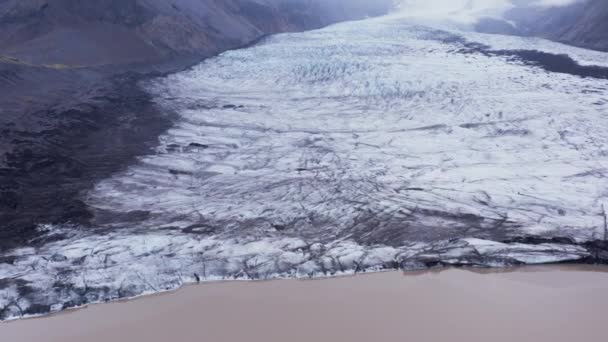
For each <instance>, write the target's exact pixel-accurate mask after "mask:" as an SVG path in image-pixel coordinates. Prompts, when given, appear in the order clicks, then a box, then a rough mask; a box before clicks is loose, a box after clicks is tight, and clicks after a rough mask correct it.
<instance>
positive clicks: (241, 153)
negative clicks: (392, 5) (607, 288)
mask: <svg viewBox="0 0 608 342" xmlns="http://www.w3.org/2000/svg"><path fill="white" fill-rule="evenodd" d="M448 35H456V36H459V37H461V38H462V39H456V40H453V41H447V40H446V39H444V38H445V36H446V33H445V32H443V33H442V32H439V31H437V30H435V29H431V28H427V27H423V26H419V25H413V24H411V23H408V22H407V21H405V20H403V18H400V17H399V16H388V17H384V18H378V19H369V20H365V21H360V22H352V23H344V24H340V25H335V26H332V27H329V28H325V29H322V30H317V31H311V32H306V33H297V34H282V35H277V36H273V37H269V38H267V39H266V40H265V41H263V42H262V43H260V44H258V45H256V46H254V47H251V48H247V49H243V50H237V51H230V52H226V53H224V54H222V55H220V56H218V57H216V58H212V59H209V60H207V61H205V62H203V63H202V64H200V65H199V66H197V67H195V68H193V69H191V70H188V71H185V72H182V73H178V74H175V75H171V76H168V77H163V78H159V79H155V80H153V81H150V82H147V83H145V84H144V85H143V86H144V87H145V88H146V89H148V90H149V91H150V92H151V93H153V94H155V96H156V98H157V101H158V104H159V106H162V107H163V108H165V109H166V110H167V111H168V112H176V113H177V114H179V119H178V120H177V122H176V123H175V126H174V127H173V128H172V129H171V130H169V131H168V132H167V133H166V134H164V135H163V136H162V137H161V138H160V146H159V147H158V149H157V153H155V154H154V155H150V156H143V157H141V158H140V160H139V162H138V163H137V164H136V165H134V166H132V167H130V168H129V169H127V170H125V171H124V172H122V173H119V174H116V175H115V176H114V177H112V178H110V179H107V180H104V181H102V182H100V183H99V184H97V185H96V187H95V189H94V190H92V191H91V192H90V193H89V194H87V196H86V201H87V203H88V205H90V206H92V207H94V208H96V210H97V222H96V225H97V228H98V229H94V230H83V231H78V230H74V229H65V228H63V227H47V228H49V229H50V230H49V232H48V234H59V233H57V232H54V231H53V229H54V230H59V231H60V232H62V233H65V234H64V235H67V238H64V239H60V240H59V241H54V242H50V243H48V244H46V245H44V246H42V247H40V248H36V249H34V248H23V249H18V250H14V251H11V252H9V253H7V254H6V255H4V256H2V260H9V261H10V262H8V261H7V262H2V263H0V318H4V319H6V318H10V317H19V316H23V315H35V314H39V313H46V312H48V311H53V310H59V309H61V308H64V307H69V306H77V305H82V304H85V303H89V302H97V301H104V300H110V299H115V298H121V297H131V296H136V295H140V294H144V293H148V292H156V291H163V290H168V289H173V288H176V287H178V286H180V285H181V284H183V283H184V282H193V281H199V280H213V279H235V278H236V279H259V278H264V279H265V278H271V277H282V276H323V275H331V274H336V273H349V272H357V271H364V270H378V269H384V268H397V267H402V268H408V269H412V268H421V267H429V266H432V265H438V264H443V265H445V264H453V265H473V266H504V265H513V264H521V263H545V262H560V261H574V260H581V259H588V258H592V257H594V255H592V251H590V250H589V249H588V248H586V247H585V245H584V243H585V242H588V241H593V240H600V239H604V238H605V234H606V231H605V229H606V227H605V223H604V215H605V211H604V203H606V205H608V202H606V201H605V199H606V190H605V189H606V186H607V185H608V184H607V183H608V181H607V178H606V177H605V174H606V173H607V172H608V169H607V164H606V162H607V155H608V145H607V139H608V85H607V84H606V80H604V79H599V78H594V77H586V78H583V77H579V76H576V75H570V74H567V73H554V72H549V71H546V70H545V69H543V68H541V67H539V66H534V65H530V64H529V63H525V61H522V60H521V59H517V58H512V57H509V56H507V55H504V56H499V55H489V54H485V53H476V52H475V51H471V50H470V49H468V50H467V49H463V46H462V44H463V41H469V42H473V43H474V42H482V43H485V42H484V41H483V40H484V39H485V40H489V39H490V38H488V36H483V35H479V34H473V33H462V32H451V33H449V34H448ZM491 40H492V41H493V42H494V43H493V44H496V45H497V46H508V47H509V49H511V50H514V49H517V48H518V47H520V48H526V47H529V46H530V40H527V39H523V38H513V37H501V36H491ZM534 42H535V46H536V47H537V49H538V50H541V51H548V52H555V51H559V52H560V53H562V54H568V55H569V56H570V57H571V58H573V59H575V60H577V61H581V62H585V63H586V64H588V63H589V61H595V62H597V64H598V65H606V64H608V54H601V53H597V52H590V51H586V50H582V49H576V48H571V47H567V46H563V45H559V44H555V43H549V42H545V41H539V40H534ZM64 229H65V231H64ZM522 236H536V237H537V238H538V240H536V242H535V243H524V242H521V241H519V242H518V240H517V239H518V238H520V237H522ZM556 237H559V239H556ZM507 241H510V242H507Z"/></svg>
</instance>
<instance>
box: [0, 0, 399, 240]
mask: <svg viewBox="0 0 608 342" xmlns="http://www.w3.org/2000/svg"><path fill="white" fill-rule="evenodd" d="M390 3H392V0H376V1H373V2H372V1H367V0H0V250H3V249H7V248H12V247H15V246H22V245H32V244H36V243H38V242H39V241H37V240H36V238H37V236H39V234H40V229H41V228H40V227H41V224H45V223H74V224H85V225H86V223H87V222H88V220H89V219H90V218H91V217H92V214H91V208H89V207H87V206H86V205H84V203H83V202H82V201H81V196H83V194H85V193H86V191H87V189H90V187H92V186H93V184H95V182H96V180H98V179H102V178H104V177H108V176H109V175H111V174H112V173H113V172H116V171H118V170H120V169H122V168H123V167H125V165H128V164H129V163H132V162H133V161H134V158H135V157H136V156H139V155H142V154H146V153H148V152H149V151H150V149H151V148H153V147H154V146H156V144H157V143H158V141H157V137H158V135H159V134H161V133H162V132H163V131H164V130H166V129H167V128H169V127H170V126H171V121H172V120H171V115H170V114H171V113H165V112H161V111H159V110H157V108H156V106H155V104H154V103H153V101H151V99H150V97H149V96H148V95H147V94H146V93H145V92H143V91H142V90H141V89H140V88H139V87H138V82H139V81H140V80H141V79H142V78H146V77H151V76H154V75H157V74H158V73H159V72H161V73H166V72H174V71H178V70H181V69H184V68H185V67H187V66H189V65H192V64H194V63H196V62H198V61H200V60H201V59H203V58H205V57H208V56H211V55H214V54H217V53H219V52H222V51H225V50H227V49H231V48H237V47H239V46H243V45H246V44H250V43H252V42H255V41H256V40H257V39H259V38H261V37H263V36H264V35H267V34H272V33H279V32H286V31H300V30H306V29H313V28H318V27H321V26H324V25H328V24H331V23H334V22H338V21H342V20H348V19H357V18H363V17H366V16H368V15H375V14H382V13H384V12H385V11H387V10H388V8H389V5H390Z"/></svg>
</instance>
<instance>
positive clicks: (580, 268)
mask: <svg viewBox="0 0 608 342" xmlns="http://www.w3.org/2000/svg"><path fill="white" fill-rule="evenodd" d="M454 270H457V271H464V272H470V273H472V274H479V275H497V274H508V273H528V272H544V271H552V270H557V271H567V272H573V273H577V272H598V273H606V274H607V275H608V264H590V263H586V262H577V261H567V262H557V263H544V264H522V265H509V266H497V267H487V266H472V265H457V264H454V265H449V264H442V265H435V266H431V267H428V268H425V269H402V268H399V269H391V268H377V269H373V268H371V269H366V270H363V271H355V270H344V271H337V272H335V273H333V274H316V275H313V276H308V277H304V276H297V275H296V276H288V275H276V276H273V277H270V278H266V279H256V278H252V279H250V278H218V279H212V278H210V279H204V280H199V281H185V282H184V283H183V284H182V285H180V286H177V287H175V288H169V289H162V290H157V291H148V292H144V293H141V294H137V295H134V296H130V297H129V296H128V297H120V298H115V299H107V300H103V301H95V302H87V303H85V304H82V305H77V306H71V307H62V308H61V309H58V310H55V311H52V310H51V311H48V312H43V313H39V314H27V315H23V316H21V317H19V316H11V317H8V318H6V319H0V327H1V326H2V325H3V324H10V323H14V322H19V321H24V320H25V321H27V320H38V319H46V318H52V317H55V316H61V315H70V314H73V313H78V312H79V311H83V310H87V309H89V308H93V307H96V306H100V305H102V306H103V305H111V304H121V303H131V302H136V301H139V300H145V299H146V298H150V297H156V296H167V295H172V294H175V293H178V292H180V291H184V290H186V289H188V288H191V287H194V288H196V287H205V286H217V285H222V284H259V283H270V282H294V281H295V282H315V281H331V280H336V279H344V278H352V279H355V278H360V277H370V276H374V275H382V274H387V273H400V274H402V275H403V276H405V277H417V276H423V275H438V274H441V273H444V272H449V271H454Z"/></svg>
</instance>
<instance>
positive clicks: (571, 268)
mask: <svg viewBox="0 0 608 342" xmlns="http://www.w3.org/2000/svg"><path fill="white" fill-rule="evenodd" d="M605 290H608V266H580V265H552V266H548V265H540V266H522V267H510V268H497V269H477V268H452V267H442V268H436V269H430V270H425V271H410V272H400V271H385V272H373V273H366V274H357V275H354V276H336V277H330V278H319V279H277V280H270V281H217V282H215V281H214V282H209V283H201V284H190V285H185V286H183V287H182V288H180V289H178V290H175V291H169V292H163V293H155V294H151V295H146V296H141V297H137V298H134V299H124V300H120V301H116V302H111V303H102V304H93V305H87V306H85V307H83V308H77V309H70V310H66V311H62V312H58V313H54V314H51V315H48V316H44V317H35V318H27V319H19V320H14V321H7V322H2V323H0V335H1V336H7V337H8V338H10V339H11V340H12V341H15V342H17V341H28V340H29V339H28V336H26V334H27V332H28V331H33V332H34V333H36V334H39V335H38V336H46V337H47V339H46V341H65V342H68V341H76V340H78V339H80V340H87V341H107V340H108V339H110V338H117V337H122V336H129V338H131V339H130V340H133V341H140V340H141V341H143V340H146V341H161V340H162V339H161V338H167V337H168V336H169V335H167V334H169V333H171V335H170V336H173V337H174V338H175V340H182V339H183V340H191V338H194V337H195V336H198V337H201V338H203V337H205V336H207V335H205V334H200V332H199V333H197V330H200V329H202V328H209V329H214V328H213V326H212V325H211V323H210V321H213V322H214V325H215V324H219V325H222V324H224V325H225V326H226V327H228V326H232V327H233V329H234V330H222V329H220V330H221V331H216V332H214V334H215V335H213V336H214V337H213V339H212V340H214V341H231V340H236V339H237V338H242V337H244V336H245V335H242V336H241V335H239V334H241V333H243V331H242V330H241V329H239V325H238V324H241V325H244V327H243V329H244V330H247V329H254V330H255V333H251V335H247V336H251V338H252V339H250V341H280V340H282V339H283V338H285V337H286V336H288V335H286V334H287V333H291V332H290V331H287V330H289V329H287V330H285V331H284V330H283V329H286V327H283V326H280V325H279V326H276V325H275V324H269V326H268V328H273V329H278V330H279V331H277V332H276V334H275V333H273V334H270V335H266V336H259V334H262V333H268V331H266V330H265V329H262V328H261V327H258V328H256V327H257V326H258V324H262V322H266V321H267V319H268V320H270V321H272V319H277V320H278V319H281V316H282V315H281V312H287V310H289V314H292V315H296V316H298V318H299V319H298V324H297V325H301V326H303V327H307V326H309V324H310V323H311V322H306V321H302V320H311V321H312V322H314V323H315V324H316V329H318V330H319V332H320V331H325V332H326V333H327V334H330V335H332V334H335V335H334V336H335V337H334V340H337V341H338V340H343V339H342V337H340V336H342V335H341V334H344V333H347V334H348V332H347V331H345V330H342V329H335V328H334V325H335V324H336V322H333V323H332V320H337V321H338V322H340V324H338V325H341V324H346V326H349V327H351V329H352V332H353V335H352V336H349V337H348V339H344V340H349V341H364V340H369V339H357V338H359V337H361V336H360V335H361V334H363V336H365V332H362V331H360V330H361V328H362V327H361V326H358V325H352V326H351V324H354V323H355V322H356V321H357V320H359V319H360V318H361V317H360V315H363V316H367V315H368V314H369V313H366V312H363V311H364V310H371V311H372V312H375V310H380V311H379V313H378V314H384V313H391V314H390V315H387V316H386V317H375V316H374V315H370V317H367V318H369V320H370V321H369V322H368V326H367V328H366V329H367V330H369V331H370V332H369V334H370V335H368V337H371V336H374V335H371V334H372V333H373V334H378V333H380V334H382V331H384V334H385V335H381V336H384V337H385V338H398V337H405V336H417V337H418V340H425V338H427V337H428V338H431V336H429V335H428V334H430V335H433V336H432V337H433V338H439V337H440V336H435V334H436V333H438V331H435V332H433V331H428V330H427V329H416V327H415V326H416V325H424V324H430V323H433V324H437V325H441V324H448V325H453V326H452V330H451V333H452V334H453V337H455V338H456V340H460V339H459V338H460V337H462V338H469V339H471V338H472V339H473V340H477V339H475V336H474V335H475V327H468V326H467V325H466V324H464V322H460V321H461V320H468V319H477V318H478V316H479V318H483V315H480V314H481V313H484V315H487V314H491V315H493V316H502V315H504V316H505V317H502V319H501V320H499V321H496V320H495V319H494V317H493V318H492V321H494V322H501V323H503V324H505V325H507V326H508V325H510V324H512V323H517V326H518V329H519V330H517V329H515V330H513V329H512V328H511V330H509V331H510V332H511V331H512V333H513V334H518V333H519V332H521V331H527V330H530V331H532V332H534V333H533V334H531V335H530V336H532V335H534V336H535V339H534V338H531V339H529V340H530V341H532V340H534V341H549V340H551V341H562V340H564V341H566V339H565V338H566V337H568V335H569V334H570V333H572V332H576V333H577V334H578V335H577V336H579V337H580V338H583V337H586V336H587V335H585V334H588V336H594V335H593V334H595V332H596V331H595V330H593V329H591V330H588V329H589V327H588V322H589V320H593V319H592V317H586V315H590V314H592V313H593V312H594V311H595V310H594V309H595V308H597V309H598V310H599V309H601V307H603V304H602V303H603V302H607V303H606V304H608V297H606V296H598V294H601V293H604V292H605ZM400 294H404V296H403V297H401V296H400ZM408 294H415V295H416V297H415V298H413V297H411V296H409V295H408ZM536 301H539V302H542V303H544V304H545V305H546V306H547V307H542V306H535V305H534V302H536ZM262 303H264V304H262ZM321 303H325V305H326V306H325V308H324V310H318V311H316V310H315V309H316V307H317V305H321ZM465 303H468V304H467V305H469V306H468V307H467V306H466V305H464V304H465ZM492 303H494V304H496V305H494V306H492V307H489V306H488V305H489V304H492ZM256 305H257V306H256ZM340 305H343V306H344V307H340ZM421 305H422V306H421ZM520 305H525V306H526V310H529V311H521V310H520V309H522V308H520V307H519V306H520ZM310 306H312V307H310ZM579 306H582V307H584V308H585V309H586V311H587V313H585V312H583V313H579V314H578V316H576V315H575V316H576V317H571V319H572V321H570V322H569V324H570V326H568V327H566V326H559V325H556V326H555V327H554V328H555V331H553V332H552V333H551V332H548V331H546V333H547V334H548V335H551V338H549V337H548V335H547V336H545V335H543V334H540V335H539V331H540V330H539V329H540V328H544V327H546V326H553V325H554V324H555V323H556V322H558V321H560V320H562V319H564V315H566V316H565V317H570V315H569V313H568V312H564V310H566V309H568V310H571V311H576V310H578V307H579ZM294 307H296V308H297V309H294ZM411 308H415V309H411ZM431 308H432V310H431ZM484 308H489V309H490V310H488V312H487V313H485V312H484ZM497 308H502V309H497ZM355 309H357V310H355ZM395 310H396V312H393V311H395ZM417 310H418V311H421V312H422V313H427V314H428V313H430V312H427V311H429V310H430V311H432V312H433V313H434V314H436V315H437V316H434V315H431V316H432V317H429V316H428V315H421V316H416V313H417V312H416V311H417ZM442 310H444V311H442ZM445 310H456V311H460V310H462V311H463V312H462V313H463V315H462V316H458V317H453V320H454V322H447V321H446V322H443V321H442V319H443V318H445V317H444V316H445ZM358 311H359V312H358ZM252 312H256V313H258V312H259V316H247V317H249V318H250V319H251V321H250V322H247V321H245V320H244V319H245V318H246V317H241V316H243V314H244V313H246V314H247V313H248V314H251V313H252ZM303 312H309V315H308V314H307V315H304V314H303ZM357 312H358V313H357ZM419 313H420V312H419ZM466 313H468V315H467V314H466ZM397 314H400V315H405V316H411V317H410V318H411V319H413V320H417V319H419V321H418V322H415V323H416V324H413V323H414V322H410V323H407V322H405V323H404V324H405V325H411V327H410V328H411V329H414V330H416V331H410V333H411V334H412V335H410V334H407V335H402V332H403V331H402V332H399V330H396V331H395V330H393V331H391V330H388V331H387V330H386V329H388V328H389V325H387V324H388V323H391V324H390V325H392V324H393V323H394V322H392V320H395V317H399V315H397ZM531 314H534V315H538V316H539V317H537V318H538V322H535V321H526V319H523V318H527V319H532V318H531V317H529V316H530V315H531ZM541 314H542V315H546V316H547V317H549V318H551V317H553V316H555V317H554V318H551V319H547V318H546V317H545V318H543V317H540V316H541ZM265 315H267V316H270V317H265V318H264V316H265ZM275 315H276V316H277V317H274V316H275ZM300 315H302V317H299V316H300ZM315 315H318V317H317V316H315ZM340 315H345V317H341V316H340ZM581 315H582V316H581ZM218 316H219V317H218ZM597 317H601V316H597ZM198 318H200V320H199V319H198ZM227 318H230V319H231V321H225V319H227ZM321 318H323V319H321ZM379 318H382V319H381V320H378V319H379ZM430 318H432V319H434V320H436V321H434V322H429V321H427V319H430ZM499 318H500V317H497V318H496V319H499ZM598 319H599V318H598ZM125 320H126V321H125ZM258 321H260V322H258ZM100 322H101V326H96V324H100ZM197 322H198V323H199V324H201V325H202V326H200V327H197V328H196V329H194V326H191V325H190V324H194V323H197ZM323 322H325V323H323ZM457 322H460V323H462V325H461V324H456V323H457ZM235 323H238V324H237V325H234V324H235ZM254 323H255V324H254ZM208 325H209V326H208ZM480 325H482V324H480ZM143 326H146V327H150V329H148V330H146V331H143V330H142V327H143ZM60 327H61V328H60ZM177 327H179V329H177ZM186 327H191V328H192V329H193V330H192V331H184V330H183V329H185V328H186ZM583 327H584V328H585V329H586V330H582V329H583ZM161 328H162V329H165V330H164V331H165V332H164V333H163V332H160V331H159V330H160V329H161ZM173 328H175V329H177V330H172V329H173ZM245 328H247V329H245ZM292 328H294V327H292ZM479 328H480V329H482V330H484V329H485V330H493V329H497V327H492V326H490V327H479ZM566 328H567V329H566ZM66 329H67V330H66ZM71 329H72V330H71ZM256 329H257V330H256ZM313 330H314V329H313ZM418 330H420V331H418ZM541 330H542V329H541ZM560 330H564V331H560ZM579 330H580V331H579ZM76 331H77V333H76ZM200 331H202V330H200ZM598 331H599V330H598ZM93 332H94V333H93ZM355 332H358V333H357V334H355ZM439 332H440V331H439ZM540 332H542V331H540ZM427 333H428V334H427ZM553 333H555V334H556V336H552V334H553ZM40 334H42V335H40ZM155 334H157V335H156V336H157V338H158V339H154V338H155V337H154V335H155ZM180 334H183V336H182V335H180ZM311 334H314V331H301V332H300V333H298V334H296V335H297V336H296V337H295V338H296V339H295V340H296V341H300V340H301V341H305V340H310V338H312V335H311ZM387 334H388V335H387ZM471 334H472V335H471ZM494 334H495V335H494V336H496V337H499V339H498V340H499V341H502V340H503V339H500V338H503V337H504V338H506V337H509V338H516V337H517V336H505V335H501V334H500V333H497V332H496V331H494ZM97 335H99V336H97ZM275 335H276V336H275ZM95 336H97V338H98V339H95ZM446 336H448V335H446ZM488 336H492V335H488ZM559 336H563V338H564V339H560V338H561V337H559ZM299 338H301V339H299ZM380 338H382V337H380ZM568 338H571V337H568ZM520 339H521V337H520ZM430 340H432V338H431V339H430ZM504 340H505V341H507V340H508V339H504ZM524 340H527V339H525V338H524Z"/></svg>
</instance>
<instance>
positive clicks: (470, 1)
mask: <svg viewBox="0 0 608 342" xmlns="http://www.w3.org/2000/svg"><path fill="white" fill-rule="evenodd" d="M576 1H580V0H515V1H512V0H399V1H398V4H399V8H400V11H401V13H402V14H403V15H405V16H407V17H413V18H418V19H422V20H424V19H427V20H434V21H437V20H449V21H451V22H458V23H465V24H472V23H475V22H476V21H477V20H478V19H479V18H483V17H490V18H500V17H502V15H503V14H504V13H505V12H506V11H508V10H509V9H512V8H514V7H516V6H517V5H519V6H521V5H533V6H543V7H544V6H565V5H569V4H571V3H574V2H576ZM516 4H517V5H516Z"/></svg>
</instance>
